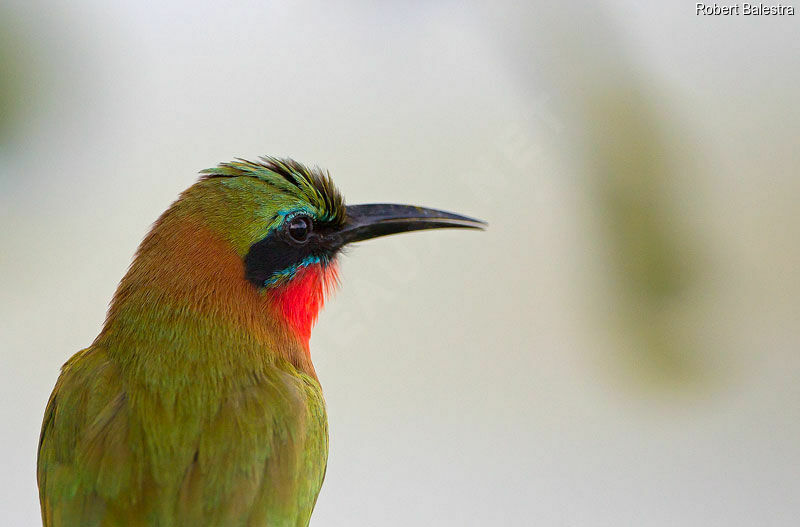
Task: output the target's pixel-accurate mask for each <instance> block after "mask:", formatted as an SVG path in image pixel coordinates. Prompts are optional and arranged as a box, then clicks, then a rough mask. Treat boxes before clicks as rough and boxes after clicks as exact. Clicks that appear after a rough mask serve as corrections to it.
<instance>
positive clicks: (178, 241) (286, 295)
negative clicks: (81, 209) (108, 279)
mask: <svg viewBox="0 0 800 527" xmlns="http://www.w3.org/2000/svg"><path fill="white" fill-rule="evenodd" d="M333 272H335V271H333ZM325 283H326V273H325V271H323V269H321V268H319V266H317V268H311V267H309V268H307V269H301V270H300V271H299V272H298V274H297V275H296V276H295V278H294V279H293V280H291V281H290V282H288V283H287V284H285V285H283V286H281V287H278V288H275V289H272V290H270V289H261V290H259V289H257V288H256V287H254V286H253V285H252V284H251V283H250V282H248V281H247V280H246V279H245V274H244V264H243V261H242V258H241V257H240V256H239V255H238V254H237V253H236V251H235V250H234V248H233V247H231V245H230V244H229V243H227V242H226V241H225V240H224V238H223V237H222V236H220V235H218V234H217V233H215V232H214V231H213V230H212V229H211V228H209V227H208V226H206V225H205V224H203V223H202V222H201V221H197V220H194V219H193V218H192V217H191V216H186V215H181V214H179V213H178V212H176V211H175V210H174V208H173V209H171V210H169V211H167V212H166V213H165V214H164V215H163V216H162V217H161V218H160V219H159V221H158V222H156V224H155V225H154V227H153V229H152V230H151V232H150V233H149V234H148V236H147V237H146V238H145V240H144V241H143V242H142V245H141V246H140V248H139V251H138V253H137V255H136V258H135V259H134V262H133V263H132V264H131V268H130V269H129V271H128V273H127V274H126V275H125V277H124V278H123V279H122V281H121V282H120V285H119V288H118V289H117V292H116V294H115V295H114V299H113V301H112V304H111V307H110V309H109V313H108V316H107V319H106V323H105V325H104V328H103V331H102V332H101V333H100V335H99V336H98V341H97V342H98V343H106V345H107V346H108V347H109V349H110V351H109V352H110V353H111V355H113V356H116V357H117V358H118V359H119V360H121V361H123V362H126V361H127V362H130V363H132V364H136V368H135V369H137V370H139V371H142V370H148V369H149V368H147V367H144V368H143V366H142V365H143V364H146V363H148V361H149V363H151V364H159V365H165V364H172V365H173V366H174V368H178V367H182V366H179V365H182V364H186V365H187V366H186V368H193V369H194V370H203V369H204V368H205V369H208V370H211V371H212V373H213V374H214V375H219V374H222V375H224V374H225V372H224V371H220V370H221V369H223V370H224V369H225V368H227V369H231V370H236V371H231V372H230V373H231V375H239V374H242V373H244V372H248V371H258V370H259V369H260V368H264V367H268V366H269V365H274V364H275V363H276V361H286V362H288V363H290V364H291V365H293V366H294V368H296V369H297V370H299V371H301V372H304V373H306V374H308V375H310V376H311V377H313V378H316V374H315V372H314V366H313V364H312V362H311V355H310V352H309V338H310V334H311V326H312V325H313V323H314V321H315V320H316V317H317V314H318V312H319V309H320V308H321V307H322V301H323V298H324V292H325V290H324V287H325ZM112 347H113V349H111V348H112ZM150 359H152V360H150ZM174 368H173V369H174ZM169 369H170V368H166V370H165V371H168V370H169ZM157 373H158V372H149V374H157ZM172 373H174V372H172ZM195 373H197V374H199V375H202V371H195Z"/></svg>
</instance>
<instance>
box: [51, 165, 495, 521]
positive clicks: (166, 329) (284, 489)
mask: <svg viewBox="0 0 800 527" xmlns="http://www.w3.org/2000/svg"><path fill="white" fill-rule="evenodd" d="M484 226H485V224H484V223H483V222H480V221H478V220H473V219H470V218H466V217H464V216H459V215H456V214H452V213H449V212H444V211H439V210H434V209H425V208H421V207H413V206H407V205H393V204H371V205H351V206H345V204H344V200H343V199H342V197H341V195H340V194H339V192H338V191H337V190H336V188H335V187H334V186H333V183H332V181H331V179H330V177H329V176H328V175H327V173H323V172H322V171H321V170H319V169H313V170H312V169H308V168H306V167H305V166H303V165H301V164H300V163H297V162H295V161H292V160H281V159H276V158H262V159H261V161H260V162H250V161H244V160H238V161H234V162H232V163H224V164H222V165H220V166H218V167H217V168H214V169H210V170H207V171H204V176H203V177H202V178H201V179H200V180H199V181H198V182H197V183H196V184H194V185H193V186H191V187H190V188H189V189H187V190H186V191H185V192H184V193H183V194H182V195H181V197H180V198H179V199H178V200H177V201H176V202H175V203H174V204H173V205H172V206H171V207H170V208H169V209H168V210H167V211H166V212H165V213H164V214H163V215H162V216H161V217H160V218H159V219H158V221H157V222H156V223H155V224H154V226H153V228H152V230H151V231H150V233H149V234H148V235H147V237H146V238H145V239H144V241H143V242H142V244H141V246H140V247H139V250H138V252H137V254H136V257H135V259H134V261H133V263H132V264H131V267H130V269H129V270H128V272H127V274H126V275H125V277H124V278H123V279H122V281H121V282H120V285H119V287H118V289H117V292H116V293H115V295H114V299H113V300H112V302H111V307H110V308H109V312H108V316H107V317H106V321H105V324H104V326H103V329H102V331H101V332H100V334H99V335H98V337H97V338H96V339H95V341H94V342H93V343H92V345H91V346H90V347H88V348H87V349H85V350H83V351H81V352H79V353H77V354H76V355H75V356H73V357H72V358H71V359H70V360H69V361H68V362H67V363H66V364H65V365H64V367H63V369H62V372H61V376H60V377H59V379H58V381H57V383H56V386H55V389H54V390H53V393H52V395H51V396H50V401H49V402H48V405H47V410H46V412H45V416H44V422H43V425H42V434H41V439H40V443H39V459H38V473H37V476H38V481H39V494H40V501H41V508H42V517H43V521H44V524H45V525H46V526H47V527H65V526H67V527H72V526H81V527H108V526H116V525H125V526H158V527H175V526H243V527H244V526H247V527H255V526H271V527H298V526H299V527H302V526H306V525H308V523H309V520H310V517H311V512H312V510H313V508H314V504H315V503H316V499H317V495H318V493H319V490H320V487H321V485H322V480H323V478H324V476H325V467H326V463H327V455H328V431H327V420H326V413H325V403H324V401H323V398H322V391H321V389H320V385H319V383H318V381H317V376H316V373H315V371H314V367H313V365H312V363H311V356H310V353H309V347H308V343H309V336H310V331H311V326H312V325H313V323H314V321H315V319H316V316H317V313H318V311H319V309H320V307H321V306H322V302H323V298H324V295H325V293H326V292H327V290H328V289H329V288H330V286H331V285H332V283H333V282H335V280H336V271H335V269H336V268H335V262H336V260H335V259H336V256H337V254H338V252H339V250H340V249H341V248H342V247H343V246H344V245H346V244H348V243H351V242H358V241H361V240H366V239H369V238H374V237H378V236H384V235H387V234H394V233H400V232H407V231H413V230H421V229H435V228H444V227H458V228H472V229H480V228H483V227H484Z"/></svg>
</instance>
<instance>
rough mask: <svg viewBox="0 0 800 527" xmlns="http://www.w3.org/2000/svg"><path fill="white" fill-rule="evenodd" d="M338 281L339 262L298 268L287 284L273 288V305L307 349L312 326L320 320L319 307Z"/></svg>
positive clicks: (271, 292)
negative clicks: (337, 265)
mask: <svg viewBox="0 0 800 527" xmlns="http://www.w3.org/2000/svg"><path fill="white" fill-rule="evenodd" d="M337 281H338V273H337V269H336V263H335V262H330V263H329V264H327V265H325V266H322V265H321V264H318V263H316V264H311V265H307V266H305V267H302V268H300V269H298V271H297V273H296V274H295V275H294V277H293V278H292V279H291V280H290V281H289V282H288V283H287V284H284V285H281V286H278V287H276V288H273V289H272V290H271V291H270V292H269V294H270V295H272V301H273V305H275V306H276V308H277V311H278V312H279V313H281V314H282V315H283V317H284V319H285V320H286V322H287V323H288V325H289V326H290V327H291V328H292V329H294V330H295V332H296V334H297V336H298V337H300V339H301V340H302V342H303V344H304V345H305V347H306V350H308V341H309V339H310V338H311V328H312V326H313V325H314V322H316V321H317V315H319V310H320V309H322V305H323V304H324V303H325V297H326V296H327V295H328V294H330V293H331V292H332V291H333V289H334V287H335V286H336V283H337Z"/></svg>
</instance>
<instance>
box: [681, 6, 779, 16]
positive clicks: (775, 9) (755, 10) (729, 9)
mask: <svg viewBox="0 0 800 527" xmlns="http://www.w3.org/2000/svg"><path fill="white" fill-rule="evenodd" d="M695 14H697V15H698V16H700V15H705V16H708V15H717V16H720V15H722V16H740V15H745V16H747V15H755V16H759V15H762V16H763V15H794V7H793V6H790V5H782V4H778V5H766V4H741V5H740V4H732V5H719V4H696V13H695Z"/></svg>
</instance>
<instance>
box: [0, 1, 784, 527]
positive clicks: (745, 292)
mask: <svg viewBox="0 0 800 527" xmlns="http://www.w3.org/2000/svg"><path fill="white" fill-rule="evenodd" d="M796 7H797V8H800V5H798V6H796ZM798 35H799V33H798V18H797V17H796V16H765V17H755V16H738V17H737V16H728V17H721V16H716V17H715V16H696V14H695V4H694V3H690V2H680V3H671V2H658V3H656V2H636V1H633V0H629V1H624V0H613V1H606V2H604V3H602V5H597V4H596V3H589V2H586V3H582V2H574V3H568V4H553V3H551V2H547V3H545V2H483V3H463V2H420V3H411V4H409V3H407V2H391V3H388V2H387V3H381V4H379V5H373V4H372V3H367V2H364V3H359V2H355V3H337V4H336V6H335V7H334V6H333V5H332V4H330V3H323V2H302V1H301V2H291V3H289V2H281V3H274V2H251V3H248V2H242V3H239V4H238V5H236V6H223V5H221V4H220V5H216V3H214V4H212V3H207V4H203V3H198V2H169V3H166V4H159V3H150V2H115V3H108V2H100V1H81V2H74V3H71V5H67V4H58V3H51V2H47V3H45V2H37V1H34V2H28V1H25V2H23V1H21V0H6V1H5V2H3V3H2V5H0V167H2V168H0V221H2V226H3V228H2V230H0V247H1V248H2V250H1V251H0V290H2V298H3V301H2V304H0V321H2V322H1V323H0V324H2V333H1V334H0V339H1V340H0V353H2V368H0V390H1V391H0V396H1V398H0V418H2V422H3V423H4V425H3V426H2V434H0V445H1V446H2V452H3V453H4V454H3V456H2V457H3V463H2V466H3V470H2V472H1V473H0V489H1V492H0V496H2V498H0V500H1V501H2V506H1V507H0V509H2V516H3V518H4V522H5V523H6V524H8V525H20V526H21V525H37V524H39V521H40V520H39V510H38V495H37V490H36V479H35V459H36V445H37V440H38V434H39V427H40V424H41V417H42V414H43V411H44V407H45V404H46V401H47V398H48V396H49V394H50V391H51V389H52V387H53V384H54V383H55V380H56V377H57V375H58V371H59V367H60V366H61V364H62V363H63V362H65V361H66V360H67V358H69V356H71V355H72V354H73V353H75V352H76V351H78V350H79V349H81V348H83V347H85V346H87V345H89V344H90V343H91V341H92V340H93V338H94V336H95V335H96V334H97V332H98V330H99V328H100V326H101V323H102V320H103V317H104V314H105V310H106V307H107V303H108V301H109V299H110V298H111V295H112V293H113V291H114V289H115V287H116V285H117V282H118V281H119V279H120V278H121V277H122V275H123V274H124V272H125V270H126V268H127V266H128V264H129V262H130V258H131V256H132V254H133V252H134V250H135V249H136V246H137V245H138V243H139V241H140V240H141V239H142V237H143V236H144V234H145V233H146V232H147V230H148V227H149V225H150V224H151V222H152V221H154V220H155V218H156V217H157V216H158V215H159V214H160V213H161V212H162V211H163V210H164V209H165V208H166V207H167V206H168V205H169V204H170V203H171V202H172V200H174V199H175V198H176V197H177V195H178V193H179V192H180V191H181V190H183V189H184V188H185V187H187V186H189V185H190V184H192V182H193V181H195V179H196V178H197V172H198V171H199V170H201V169H204V168H208V167H211V166H214V165H216V164H217V163H218V162H220V161H226V160H230V159H232V158H233V157H235V156H240V157H247V158H254V157H256V156H258V155H260V154H274V155H280V156H292V157H294V158H296V159H298V160H300V161H304V162H307V163H310V164H319V165H320V166H322V167H325V168H327V169H329V170H330V171H331V173H332V174H333V176H334V178H335V180H336V182H337V184H338V186H339V187H340V189H342V191H343V193H344V194H345V196H346V198H347V199H348V201H349V202H350V203H357V202H370V201H393V202H400V203H406V202H407V203H416V204H420V205H427V206H434V207H438V208H444V209H448V210H453V211H457V212H461V213H464V214H468V215H474V216H476V217H480V218H483V219H486V220H488V221H489V223H490V229H489V230H488V231H487V232H485V233H473V232H470V233H464V232H445V231H443V232H437V233H424V234H415V235H408V236H401V237H394V238H387V239H382V240H378V241H375V242H371V243H366V244H363V245H361V246H359V247H358V248H356V249H354V250H352V251H350V253H349V254H348V255H347V256H346V257H345V258H343V261H342V272H341V275H342V287H341V288H340V291H339V292H338V293H337V294H336V295H335V297H334V298H333V299H331V300H330V301H329V302H328V305H327V307H326V310H325V312H324V313H323V314H322V316H321V319H320V321H319V323H318V325H317V328H316V329H315V332H314V335H313V338H312V354H313V357H314V360H315V363H316V366H317V371H318V373H319V376H320V379H321V381H322V384H323V386H324V388H325V393H326V398H327V402H328V408H329V414H330V427H331V451H330V462H329V467H328V473H327V479H326V483H325V485H324V486H323V489H322V493H321V494H320V497H319V502H318V504H317V509H316V511H315V514H314V517H313V519H312V525H315V526H352V525H386V526H393V525H398V526H400V525H403V526H405V525H459V526H485V525H564V526H618V525H647V526H672V525H698V526H730V525H764V526H778V525H780V526H783V525H786V526H788V525H797V523H798V518H800V382H799V380H798V377H799V374H800V356H799V353H800V337H799V336H798V328H797V325H798V324H797V323H798V317H799V316H800V279H799V278H800V277H798V268H799V267H800V244H798V239H800V208H798V205H797V203H798V198H800V178H799V177H798V169H800V154H798V135H799V133H800V105H798V102H797V96H798V93H800V68H798V64H800V38H798Z"/></svg>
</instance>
